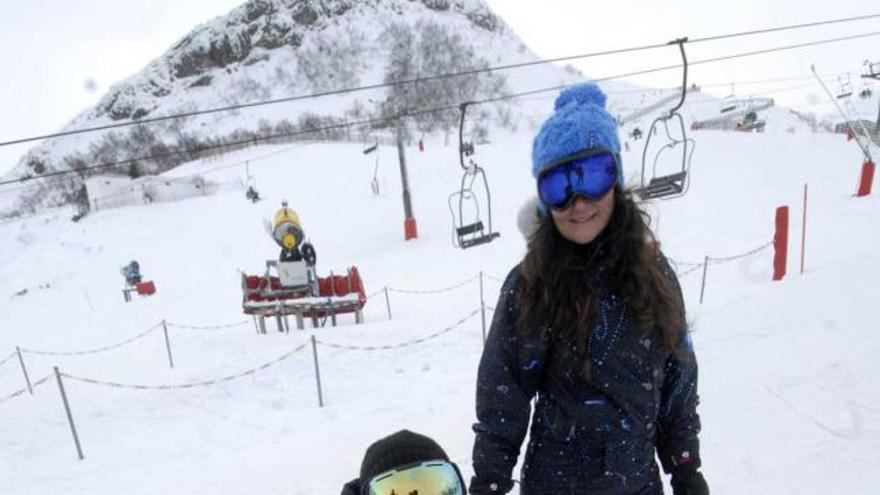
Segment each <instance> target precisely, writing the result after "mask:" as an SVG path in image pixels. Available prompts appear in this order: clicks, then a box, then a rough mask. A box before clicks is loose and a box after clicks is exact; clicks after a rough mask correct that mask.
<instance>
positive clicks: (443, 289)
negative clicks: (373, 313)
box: [388, 274, 480, 295]
mask: <svg viewBox="0 0 880 495" xmlns="http://www.w3.org/2000/svg"><path fill="white" fill-rule="evenodd" d="M479 277H480V275H479V274H477V275H474V276H473V277H471V278H469V279H467V280H462V281H461V282H459V283H457V284H454V285H450V286H448V287H441V288H438V289H424V290H413V289H398V288H395V287H388V291H389V292H397V293H400V294H417V295H424V294H439V293H442V292H450V291H453V290H455V289H458V288H460V287H464V286H465V285H467V284H469V283H471V282H473V281H474V280H477V279H478V278H479Z"/></svg>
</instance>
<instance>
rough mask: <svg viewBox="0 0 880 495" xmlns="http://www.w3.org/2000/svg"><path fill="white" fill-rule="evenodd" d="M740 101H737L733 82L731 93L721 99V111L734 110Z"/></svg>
mask: <svg viewBox="0 0 880 495" xmlns="http://www.w3.org/2000/svg"><path fill="white" fill-rule="evenodd" d="M737 106H738V102H737V101H736V92H735V91H734V86H733V84H731V85H730V94H729V95H728V96H725V97H724V99H723V100H721V113H727V112H732V111H734V110H736V107H737Z"/></svg>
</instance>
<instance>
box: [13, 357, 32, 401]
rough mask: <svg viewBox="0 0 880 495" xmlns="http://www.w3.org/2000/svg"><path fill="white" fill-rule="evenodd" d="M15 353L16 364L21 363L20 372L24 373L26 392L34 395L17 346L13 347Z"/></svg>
mask: <svg viewBox="0 0 880 495" xmlns="http://www.w3.org/2000/svg"><path fill="white" fill-rule="evenodd" d="M15 352H16V353H17V354H18V362H19V363H21V372H22V373H24V381H25V383H27V387H28V392H30V394H31V395H34V387H33V386H31V379H30V377H29V376H28V372H27V368H25V367H24V359H22V357H21V349H20V348H19V347H18V346H15Z"/></svg>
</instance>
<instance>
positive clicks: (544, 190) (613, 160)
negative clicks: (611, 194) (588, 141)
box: [538, 149, 619, 210]
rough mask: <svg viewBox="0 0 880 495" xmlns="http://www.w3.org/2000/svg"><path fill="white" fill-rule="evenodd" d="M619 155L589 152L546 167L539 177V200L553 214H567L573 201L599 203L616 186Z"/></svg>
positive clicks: (598, 151)
mask: <svg viewBox="0 0 880 495" xmlns="http://www.w3.org/2000/svg"><path fill="white" fill-rule="evenodd" d="M618 160H619V159H618V157H617V154H615V153H612V152H610V151H608V150H603V149H592V150H587V151H584V152H581V153H577V154H575V155H571V156H568V157H565V158H563V159H561V160H557V161H555V162H552V163H550V164H549V165H547V166H545V167H544V168H543V169H542V170H541V173H539V174H538V198H540V199H541V202H542V203H543V204H544V205H545V206H547V207H549V208H552V209H554V210H564V209H566V208H568V207H569V205H571V202H572V201H574V198H576V197H577V196H584V197H586V198H588V199H599V198H601V197H603V196H605V195H606V194H608V191H610V190H611V188H613V187H614V184H615V183H616V182H617V163H618Z"/></svg>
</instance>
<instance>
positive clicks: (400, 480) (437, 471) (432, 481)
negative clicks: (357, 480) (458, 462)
mask: <svg viewBox="0 0 880 495" xmlns="http://www.w3.org/2000/svg"><path fill="white" fill-rule="evenodd" d="M366 488H367V489H366V493H365V495H411V494H417V495H465V494H466V493H467V490H466V489H465V486H464V480H463V479H462V477H461V474H460V473H459V472H458V468H457V467H456V466H455V464H452V463H451V462H447V461H427V462H418V463H414V464H408V465H406V466H402V467H399V468H395V469H392V470H390V471H386V472H384V473H382V474H380V475H378V476H376V477H374V478H373V479H371V480H370V482H369V483H367V487H366Z"/></svg>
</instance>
